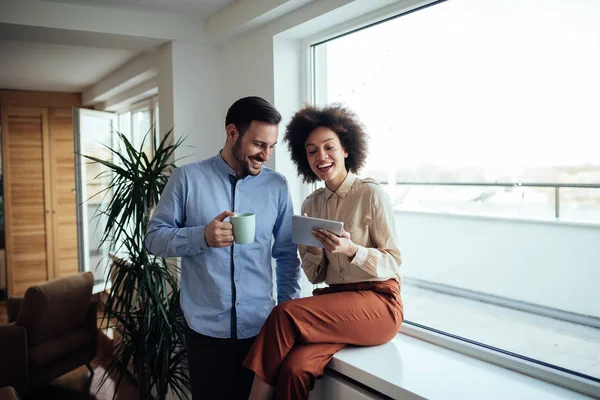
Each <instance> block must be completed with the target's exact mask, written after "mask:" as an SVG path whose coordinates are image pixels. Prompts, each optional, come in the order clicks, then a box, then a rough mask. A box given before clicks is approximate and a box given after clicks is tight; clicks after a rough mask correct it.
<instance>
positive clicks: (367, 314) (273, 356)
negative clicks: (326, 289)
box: [244, 290, 402, 386]
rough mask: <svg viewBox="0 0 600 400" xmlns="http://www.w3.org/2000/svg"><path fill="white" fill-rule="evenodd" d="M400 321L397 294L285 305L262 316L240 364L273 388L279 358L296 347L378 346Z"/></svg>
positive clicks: (333, 297) (332, 297)
mask: <svg viewBox="0 0 600 400" xmlns="http://www.w3.org/2000/svg"><path fill="white" fill-rule="evenodd" d="M401 323H402V305H401V302H400V299H399V296H398V297H396V298H395V297H393V296H386V295H382V294H379V293H376V292H374V291H370V290H364V291H353V292H338V293H331V294H324V295H319V296H313V297H307V298H302V299H297V300H290V301H286V302H285V303H281V304H279V305H277V307H275V308H274V309H273V311H272V312H271V314H270V315H269V317H268V318H267V321H266V322H265V324H264V326H263V328H262V330H261V333H260V334H259V336H258V337H257V339H256V342H255V343H254V346H253V347H252V349H251V350H250V353H249V354H248V357H247V358H246V360H245V361H244V366H245V367H247V368H249V369H251V370H253V371H254V372H255V373H256V374H257V375H258V376H259V378H261V379H262V380H263V381H265V382H266V383H268V384H269V385H271V386H273V385H274V384H275V382H276V380H277V377H278V375H279V370H280V368H281V365H282V363H283V360H285V358H286V357H287V356H288V353H289V352H290V351H291V350H292V348H293V347H294V346H296V345H300V344H313V343H340V344H354V345H362V346H373V345H378V344H383V343H385V342H387V341H389V340H390V339H391V338H392V337H394V335H395V334H396V333H397V332H398V330H399V329H400V324H401Z"/></svg>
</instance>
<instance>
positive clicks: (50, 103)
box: [0, 90, 81, 107]
mask: <svg viewBox="0 0 600 400" xmlns="http://www.w3.org/2000/svg"><path fill="white" fill-rule="evenodd" d="M80 104H81V93H55V92H32V91H27V90H0V105H2V106H15V107H74V106H79V105H80Z"/></svg>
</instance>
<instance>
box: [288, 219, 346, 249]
mask: <svg viewBox="0 0 600 400" xmlns="http://www.w3.org/2000/svg"><path fill="white" fill-rule="evenodd" d="M343 228H344V223H343V222H340V221H333V220H329V219H321V218H314V217H305V216H303V215H292V242H294V243H296V244H301V245H304V246H313V247H320V248H323V245H322V244H321V242H319V241H318V240H317V239H315V237H314V236H313V235H312V231H313V229H325V230H327V231H329V232H331V233H333V234H334V235H336V236H342V229H343Z"/></svg>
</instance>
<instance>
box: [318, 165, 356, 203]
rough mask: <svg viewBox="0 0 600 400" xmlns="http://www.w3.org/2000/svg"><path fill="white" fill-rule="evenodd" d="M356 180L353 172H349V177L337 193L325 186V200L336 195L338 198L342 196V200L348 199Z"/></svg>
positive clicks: (347, 176)
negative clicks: (347, 196)
mask: <svg viewBox="0 0 600 400" xmlns="http://www.w3.org/2000/svg"><path fill="white" fill-rule="evenodd" d="M355 180H356V175H354V174H353V173H352V172H348V175H346V179H344V181H343V182H342V184H341V185H340V186H339V187H338V188H337V190H336V191H335V192H332V191H331V190H329V188H328V187H327V185H325V198H327V199H328V198H329V196H331V195H332V194H334V193H335V194H337V195H338V196H340V197H341V198H344V197H346V195H347V194H348V192H349V191H350V189H351V188H352V185H353V184H354V181H355Z"/></svg>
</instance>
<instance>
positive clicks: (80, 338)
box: [29, 328, 91, 369]
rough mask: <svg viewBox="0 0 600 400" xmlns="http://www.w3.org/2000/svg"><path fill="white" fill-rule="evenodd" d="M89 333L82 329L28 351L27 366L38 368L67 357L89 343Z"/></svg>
mask: <svg viewBox="0 0 600 400" xmlns="http://www.w3.org/2000/svg"><path fill="white" fill-rule="evenodd" d="M90 339H91V338H90V333H89V332H88V331H87V330H86V329H83V328H80V329H78V330H76V331H75V332H71V333H69V334H67V335H64V336H61V337H59V338H57V339H54V340H51V341H49V342H47V343H44V344H40V345H39V346H35V347H32V348H30V349H29V365H30V367H31V368H36V369H37V368H40V367H43V366H44V365H46V364H48V363H51V362H53V361H55V360H57V359H59V358H60V357H63V356H65V355H69V354H71V353H73V352H74V351H75V350H77V349H79V348H81V347H84V346H85V345H86V344H88V343H89V342H90Z"/></svg>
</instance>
